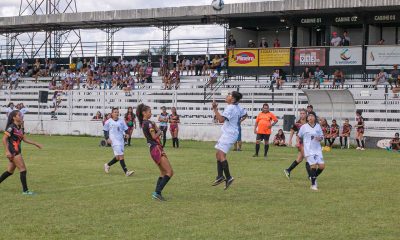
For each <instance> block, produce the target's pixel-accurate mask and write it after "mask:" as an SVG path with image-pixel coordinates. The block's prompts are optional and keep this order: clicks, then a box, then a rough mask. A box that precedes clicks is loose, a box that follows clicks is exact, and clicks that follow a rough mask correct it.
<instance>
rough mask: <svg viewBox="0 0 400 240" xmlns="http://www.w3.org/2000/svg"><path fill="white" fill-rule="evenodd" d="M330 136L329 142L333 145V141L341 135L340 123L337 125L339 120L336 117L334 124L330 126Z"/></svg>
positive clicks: (330, 145)
mask: <svg viewBox="0 0 400 240" xmlns="http://www.w3.org/2000/svg"><path fill="white" fill-rule="evenodd" d="M330 130H331V132H330V138H329V139H328V142H329V147H332V146H333V143H335V140H336V138H337V137H339V125H337V122H336V120H335V119H333V120H332V125H331V127H330Z"/></svg>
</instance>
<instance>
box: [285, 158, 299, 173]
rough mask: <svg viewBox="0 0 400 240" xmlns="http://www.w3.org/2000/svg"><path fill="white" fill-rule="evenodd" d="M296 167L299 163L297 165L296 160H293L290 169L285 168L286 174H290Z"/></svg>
mask: <svg viewBox="0 0 400 240" xmlns="http://www.w3.org/2000/svg"><path fill="white" fill-rule="evenodd" d="M297 165H299V163H298V162H297V161H296V160H294V161H293V162H292V164H291V165H290V167H289V168H287V169H286V170H287V171H288V172H291V171H292V170H293V169H294V168H295V167H297Z"/></svg>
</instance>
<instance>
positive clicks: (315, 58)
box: [294, 48, 326, 67]
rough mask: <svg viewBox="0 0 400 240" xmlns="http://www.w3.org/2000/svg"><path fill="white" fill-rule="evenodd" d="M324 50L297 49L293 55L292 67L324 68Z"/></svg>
mask: <svg viewBox="0 0 400 240" xmlns="http://www.w3.org/2000/svg"><path fill="white" fill-rule="evenodd" d="M325 52H326V49H325V48H297V49H296V51H295V54H294V65H295V66H296V67H302V66H317V65H318V66H321V67H324V66H325Z"/></svg>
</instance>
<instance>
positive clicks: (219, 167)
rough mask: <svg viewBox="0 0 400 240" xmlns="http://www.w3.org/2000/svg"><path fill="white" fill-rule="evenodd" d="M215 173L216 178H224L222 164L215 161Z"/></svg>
mask: <svg viewBox="0 0 400 240" xmlns="http://www.w3.org/2000/svg"><path fill="white" fill-rule="evenodd" d="M217 173H218V176H217V177H218V178H220V177H223V176H224V169H223V168H222V162H221V161H218V160H217Z"/></svg>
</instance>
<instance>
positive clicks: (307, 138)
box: [299, 112, 325, 191]
mask: <svg viewBox="0 0 400 240" xmlns="http://www.w3.org/2000/svg"><path fill="white" fill-rule="evenodd" d="M316 119H317V116H316V115H315V113H314V112H310V113H309V114H308V116H307V121H308V124H304V125H303V126H302V127H301V128H300V131H299V137H300V138H301V139H302V142H303V145H304V157H305V158H306V159H307V162H308V163H309V164H310V167H311V190H314V191H317V190H318V186H317V177H318V176H319V175H320V174H321V173H322V171H323V170H324V169H325V162H324V159H323V156H322V148H321V143H320V142H321V141H322V139H324V135H323V133H322V129H321V126H320V125H319V124H318V123H317V121H316Z"/></svg>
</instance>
